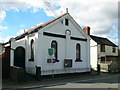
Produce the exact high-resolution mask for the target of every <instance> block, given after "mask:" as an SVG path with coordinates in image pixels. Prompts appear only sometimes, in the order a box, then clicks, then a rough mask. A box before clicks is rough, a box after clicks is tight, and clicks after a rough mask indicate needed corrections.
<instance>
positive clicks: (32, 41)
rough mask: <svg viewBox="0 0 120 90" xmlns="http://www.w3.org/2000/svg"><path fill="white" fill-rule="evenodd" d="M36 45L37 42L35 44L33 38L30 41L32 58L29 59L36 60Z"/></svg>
mask: <svg viewBox="0 0 120 90" xmlns="http://www.w3.org/2000/svg"><path fill="white" fill-rule="evenodd" d="M34 47H35V44H34V40H33V39H32V40H31V42H30V48H31V59H29V61H34Z"/></svg>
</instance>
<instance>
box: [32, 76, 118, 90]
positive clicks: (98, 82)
mask: <svg viewBox="0 0 120 90" xmlns="http://www.w3.org/2000/svg"><path fill="white" fill-rule="evenodd" d="M119 79H120V75H111V76H105V77H104V76H103V77H91V78H86V79H71V80H63V81H62V82H60V83H56V82H54V83H52V84H46V85H41V87H40V86H39V87H37V88H36V89H30V90H39V88H107V89H112V88H120V80H119Z"/></svg>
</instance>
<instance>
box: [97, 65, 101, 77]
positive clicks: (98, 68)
mask: <svg viewBox="0 0 120 90" xmlns="http://www.w3.org/2000/svg"><path fill="white" fill-rule="evenodd" d="M97 74H98V75H100V64H97Z"/></svg>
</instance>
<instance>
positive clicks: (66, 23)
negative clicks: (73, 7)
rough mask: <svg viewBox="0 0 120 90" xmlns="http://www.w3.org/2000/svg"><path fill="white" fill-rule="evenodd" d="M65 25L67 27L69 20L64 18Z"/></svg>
mask: <svg viewBox="0 0 120 90" xmlns="http://www.w3.org/2000/svg"><path fill="white" fill-rule="evenodd" d="M65 25H66V26H69V19H67V18H65Z"/></svg>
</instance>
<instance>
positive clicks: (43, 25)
mask: <svg viewBox="0 0 120 90" xmlns="http://www.w3.org/2000/svg"><path fill="white" fill-rule="evenodd" d="M67 14H69V13H65V14H62V15H60V16H58V17H56V18H54V19H52V20H50V21H47V22H45V23H42V24H39V25H37V26H35V27H33V28H31V29H29V30H27V31H25V32H24V33H23V34H21V35H19V36H17V37H16V38H15V39H16V40H18V39H21V38H23V37H25V36H26V35H27V34H30V33H34V32H37V31H38V30H39V29H41V28H43V27H45V26H47V25H48V24H50V23H52V22H54V21H56V20H57V19H59V18H61V17H63V16H65V15H67Z"/></svg>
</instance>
